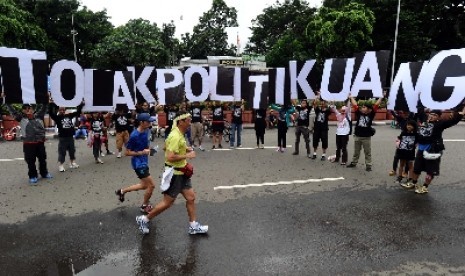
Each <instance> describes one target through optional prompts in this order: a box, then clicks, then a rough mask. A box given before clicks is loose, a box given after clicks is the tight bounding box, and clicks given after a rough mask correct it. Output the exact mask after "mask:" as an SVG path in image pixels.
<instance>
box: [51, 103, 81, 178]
mask: <svg viewBox="0 0 465 276" xmlns="http://www.w3.org/2000/svg"><path fill="white" fill-rule="evenodd" d="M83 106H84V101H83V102H82V103H81V104H80V105H78V106H77V110H76V111H75V112H71V113H66V109H65V107H63V106H60V107H58V106H57V105H56V104H55V103H54V102H53V100H52V99H50V104H49V110H48V113H49V115H50V118H52V120H53V121H55V123H56V126H57V128H58V164H59V165H58V170H59V171H60V172H64V171H65V167H64V163H65V157H66V151H68V153H69V160H70V165H69V168H70V169H77V168H79V165H78V164H77V163H76V154H75V153H76V146H75V144H74V134H75V129H74V123H73V119H74V118H77V117H79V115H80V114H81V112H82V107H83ZM57 109H58V113H57Z"/></svg>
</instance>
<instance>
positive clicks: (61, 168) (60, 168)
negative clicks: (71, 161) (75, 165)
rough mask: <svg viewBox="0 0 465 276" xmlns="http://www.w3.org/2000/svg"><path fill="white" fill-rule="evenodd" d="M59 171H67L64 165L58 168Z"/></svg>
mask: <svg viewBox="0 0 465 276" xmlns="http://www.w3.org/2000/svg"><path fill="white" fill-rule="evenodd" d="M58 171H59V172H64V171H66V170H65V166H63V165H60V166H58Z"/></svg>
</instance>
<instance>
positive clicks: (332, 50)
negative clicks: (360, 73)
mask: <svg viewBox="0 0 465 276" xmlns="http://www.w3.org/2000/svg"><path fill="white" fill-rule="evenodd" d="M374 22H375V17H374V14H373V12H372V11H371V10H370V9H368V8H366V7H365V6H364V5H363V4H359V3H351V4H349V5H347V6H344V7H343V8H342V9H340V10H336V9H332V8H327V7H321V8H320V10H319V13H318V15H316V16H315V18H314V19H313V20H312V21H310V22H309V24H308V26H307V35H308V39H309V40H310V41H312V42H313V43H315V45H316V47H315V52H316V57H317V59H319V60H320V61H322V60H324V59H327V58H332V57H351V56H353V55H354V54H355V53H357V52H360V51H364V50H366V49H367V48H369V47H371V46H372V40H371V34H372V32H373V24H374Z"/></svg>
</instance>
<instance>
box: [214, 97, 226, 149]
mask: <svg viewBox="0 0 465 276" xmlns="http://www.w3.org/2000/svg"><path fill="white" fill-rule="evenodd" d="M223 131H224V107H223V106H222V105H221V103H220V101H216V102H215V105H214V106H213V121H212V133H213V146H212V149H215V148H216V145H218V148H219V149H221V148H223V146H222V145H221V140H222V139H223Z"/></svg>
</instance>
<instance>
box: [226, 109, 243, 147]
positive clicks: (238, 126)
mask: <svg viewBox="0 0 465 276" xmlns="http://www.w3.org/2000/svg"><path fill="white" fill-rule="evenodd" d="M231 109H232V122H231V139H230V140H229V147H230V148H234V143H235V142H236V133H237V143H236V147H237V148H240V147H241V146H242V141H241V138H242V137H241V133H242V112H243V111H244V100H242V101H236V102H234V104H233V106H232V107H231Z"/></svg>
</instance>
